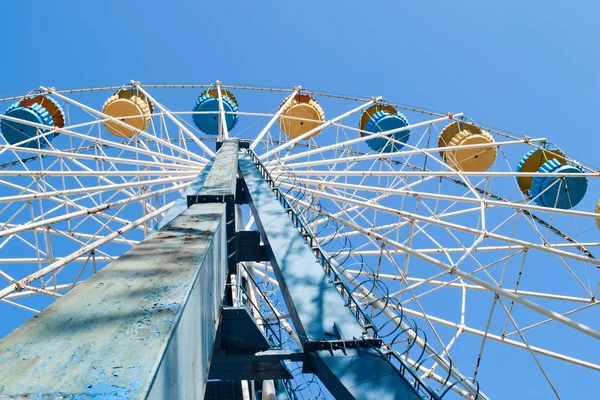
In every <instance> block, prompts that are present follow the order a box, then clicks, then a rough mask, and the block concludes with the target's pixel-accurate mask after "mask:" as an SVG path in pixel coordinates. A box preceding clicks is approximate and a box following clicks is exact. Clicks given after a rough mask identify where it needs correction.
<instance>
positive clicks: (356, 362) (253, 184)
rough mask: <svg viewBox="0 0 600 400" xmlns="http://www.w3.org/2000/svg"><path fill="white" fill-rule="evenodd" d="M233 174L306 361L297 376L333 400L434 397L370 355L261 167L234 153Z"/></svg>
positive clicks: (375, 353) (370, 344) (369, 344)
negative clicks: (305, 375)
mask: <svg viewBox="0 0 600 400" xmlns="http://www.w3.org/2000/svg"><path fill="white" fill-rule="evenodd" d="M259 166H260V168H262V169H259ZM239 168H240V171H241V174H242V177H243V179H244V181H245V184H246V189H247V190H246V193H247V196H248V203H249V205H250V208H251V210H252V213H253V215H254V218H255V221H256V224H257V225H258V227H259V229H260V232H261V235H262V238H263V242H264V243H265V245H266V247H267V254H268V257H269V260H270V262H271V265H272V266H273V270H274V272H275V275H276V276H277V280H278V282H279V288H280V289H281V292H282V294H283V297H284V298H285V301H286V305H287V307H288V310H289V312H290V316H291V319H292V322H293V323H294V327H295V328H296V332H297V333H298V336H299V337H300V341H301V344H302V347H303V349H304V353H305V356H306V357H307V358H306V360H305V363H304V369H305V371H307V372H313V373H315V374H316V375H317V376H318V377H319V378H320V380H321V381H322V382H323V384H324V385H325V386H326V387H327V388H328V389H329V391H330V392H331V393H332V394H333V395H334V397H335V398H339V399H367V398H373V399H378V400H387V399H389V400H392V399H401V400H418V399H424V398H435V397H434V396H435V395H434V394H433V393H432V392H431V391H430V390H429V389H428V388H426V387H425V386H424V385H422V384H421V383H420V382H418V384H417V385H414V384H413V382H409V378H407V377H405V376H403V375H402V374H401V372H400V371H398V370H397V369H396V368H395V367H394V366H393V365H392V363H391V362H390V361H389V360H388V359H387V358H386V357H385V356H384V355H383V353H382V352H381V351H380V350H378V349H377V348H376V347H377V346H376V344H377V341H373V339H372V338H368V337H366V334H365V333H366V331H367V330H368V327H366V326H362V325H361V323H359V321H364V320H363V319H361V318H357V319H355V317H356V315H355V313H356V310H351V308H350V306H351V305H352V304H351V303H347V302H346V301H345V299H343V298H342V296H341V293H343V292H344V291H345V290H346V289H345V287H344V285H343V284H341V282H339V283H338V282H334V281H332V280H331V279H330V277H331V275H330V274H329V273H326V271H325V270H324V267H323V266H322V265H321V264H319V262H317V259H316V258H315V254H316V253H315V252H317V253H318V249H317V248H316V247H315V248H313V247H312V246H317V247H318V245H316V244H314V243H313V240H312V239H310V238H309V237H308V236H306V235H304V236H303V234H301V233H300V231H299V230H298V225H302V222H301V221H300V220H299V219H298V218H296V219H295V221H296V224H294V222H292V218H290V217H289V216H288V213H291V214H293V213H294V210H292V209H291V206H289V205H287V206H286V203H285V201H283V202H280V200H281V197H279V198H278V197H277V196H276V195H275V194H274V193H273V190H272V188H271V184H272V182H268V181H267V179H265V178H266V177H267V176H266V175H263V173H264V172H265V170H264V166H262V164H260V162H259V161H258V159H257V158H255V157H253V154H252V153H249V152H246V153H242V154H240V157H239ZM280 196H281V195H280ZM282 203H283V205H282ZM285 207H288V208H289V209H286V208H285ZM320 254H321V253H320ZM338 288H339V289H338ZM380 345H381V343H380V342H379V346H380ZM357 371H360V373H359V372H357ZM413 377H415V378H416V375H413ZM420 389H423V394H421V393H419V390H420Z"/></svg>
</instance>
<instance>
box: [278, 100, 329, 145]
mask: <svg viewBox="0 0 600 400" xmlns="http://www.w3.org/2000/svg"><path fill="white" fill-rule="evenodd" d="M288 99H289V97H287V98H286V99H285V100H284V101H283V103H281V106H280V108H281V107H284V106H285V103H286V102H287V100H288ZM290 117H291V118H290ZM295 118H298V119H295ZM324 120H325V113H324V112H323V109H322V108H321V106H320V105H319V103H317V101H316V100H315V99H313V97H312V96H311V95H309V94H308V93H297V94H296V95H295V96H294V99H293V100H292V101H291V102H290V103H289V104H288V105H287V106H286V107H285V109H283V110H282V112H281V115H280V116H279V129H281V131H282V132H283V133H285V135H286V136H287V137H290V138H292V139H295V138H297V137H300V136H302V135H304V134H305V133H307V132H310V131H311V130H313V129H315V128H318V127H319V125H321V123H322V122H323V121H324ZM319 132H320V130H316V131H315V132H313V134H311V135H310V136H308V137H306V139H309V138H311V137H314V136H316V135H317V134H319Z"/></svg>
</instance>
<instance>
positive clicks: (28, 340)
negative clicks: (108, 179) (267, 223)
mask: <svg viewBox="0 0 600 400" xmlns="http://www.w3.org/2000/svg"><path fill="white" fill-rule="evenodd" d="M225 246H226V241H225V204H222V203H215V204H196V205H193V206H191V207H190V208H189V209H188V210H186V211H185V212H183V213H182V214H181V215H179V216H178V217H176V218H175V219H173V220H172V221H171V222H170V223H168V224H167V225H166V226H165V227H164V228H163V229H162V230H160V231H158V232H157V233H156V234H155V235H153V237H152V238H150V239H148V240H145V241H143V242H141V243H140V244H138V245H137V246H135V247H134V248H133V249H131V250H130V251H128V252H127V253H125V254H124V255H123V256H121V257H120V258H119V259H117V260H116V261H114V262H112V263H111V264H110V265H108V266H107V267H105V268H104V269H102V270H101V271H100V272H99V273H97V274H95V275H94V276H92V277H90V278H89V279H88V280H86V281H85V282H84V283H82V284H81V285H79V286H77V287H76V288H75V289H73V290H72V291H71V292H70V293H69V294H67V295H66V296H64V297H62V298H61V299H58V300H57V301H56V302H55V303H54V304H52V305H51V306H50V307H48V308H47V309H46V310H44V311H43V312H42V313H41V314H39V316H38V317H37V318H34V319H32V320H30V321H28V322H27V323H25V324H24V325H23V326H21V327H20V328H18V329H17V330H15V331H14V332H12V333H11V334H10V335H8V336H7V337H5V338H4V339H3V340H2V342H0V398H2V399H9V398H26V396H29V398H35V399H54V398H60V396H63V397H64V398H68V399H88V398H97V399H130V400H133V399H165V398H170V399H197V398H202V396H203V394H204V390H205V384H206V380H207V377H208V369H209V365H210V356H211V354H212V348H213V343H214V340H215V335H216V331H217V322H218V319H219V316H220V310H221V307H222V299H223V294H224V289H225V278H226V260H227V258H226V256H227V255H226V248H225Z"/></svg>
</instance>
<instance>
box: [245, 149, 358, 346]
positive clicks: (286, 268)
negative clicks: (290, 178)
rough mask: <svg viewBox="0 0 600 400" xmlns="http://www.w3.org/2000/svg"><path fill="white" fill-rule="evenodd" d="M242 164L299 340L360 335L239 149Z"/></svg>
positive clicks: (266, 187)
mask: <svg viewBox="0 0 600 400" xmlns="http://www.w3.org/2000/svg"><path fill="white" fill-rule="evenodd" d="M239 168H240V171H241V173H242V176H243V178H244V182H245V185H246V188H247V189H248V196H249V205H250V208H251V209H252V212H253V214H254V216H255V221H256V224H257V225H258V227H259V229H260V231H261V235H262V239H263V242H264V243H265V245H266V246H267V253H268V256H269V260H270V262H271V264H272V265H273V268H274V271H275V275H276V276H277V280H278V282H279V287H280V289H281V292H282V294H283V296H284V298H285V301H286V304H287V306H288V309H289V312H290V316H291V319H292V322H293V324H294V327H295V329H296V332H297V334H298V337H299V338H300V340H301V341H302V342H305V341H307V340H311V341H322V340H330V339H338V338H339V337H338V336H337V332H339V331H341V333H342V334H343V336H344V337H343V338H344V339H348V340H352V339H360V338H362V336H363V328H362V327H361V326H360V325H358V323H357V322H356V321H355V320H354V317H353V315H352V313H351V312H350V310H349V309H348V308H347V307H346V306H345V303H344V300H343V299H342V298H341V296H340V295H339V293H338V291H337V289H336V288H335V286H334V285H332V284H331V283H330V282H329V280H328V279H327V277H326V275H325V273H324V272H323V268H322V267H321V265H320V264H319V263H318V262H317V260H316V259H315V257H314V255H313V253H312V251H311V249H310V248H309V247H308V246H307V244H306V241H305V240H304V238H303V237H302V235H301V234H300V233H299V232H298V230H297V229H296V228H295V227H294V224H293V223H292V221H291V220H290V218H289V217H288V215H287V214H286V213H285V210H284V209H283V207H282V206H281V204H279V201H278V200H277V199H276V198H275V196H274V194H273V192H272V191H271V188H270V187H269V184H268V183H267V182H266V181H265V179H264V178H263V176H262V175H261V173H260V171H259V170H258V169H257V167H256V164H255V163H254V162H253V161H252V158H251V156H250V154H249V153H240V156H239Z"/></svg>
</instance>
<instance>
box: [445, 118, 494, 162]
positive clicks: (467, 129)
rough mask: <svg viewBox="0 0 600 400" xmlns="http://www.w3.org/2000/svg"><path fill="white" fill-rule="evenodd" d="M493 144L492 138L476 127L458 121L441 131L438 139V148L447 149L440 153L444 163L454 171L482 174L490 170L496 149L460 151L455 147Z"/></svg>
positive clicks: (483, 148) (491, 147)
mask: <svg viewBox="0 0 600 400" xmlns="http://www.w3.org/2000/svg"><path fill="white" fill-rule="evenodd" d="M493 143H494V138H493V137H492V135H490V134H489V133H488V132H487V131H485V130H483V129H481V128H480V127H478V126H477V125H474V124H471V123H468V122H460V121H456V122H452V123H451V124H449V125H447V126H446V127H445V128H444V129H442V132H441V133H440V137H439V139H438V147H445V148H446V149H447V150H442V151H440V154H441V156H442V158H443V159H444V161H445V162H446V163H448V165H450V166H451V167H452V168H454V169H457V170H460V171H470V172H483V171H486V170H487V169H488V168H490V167H491V166H492V164H493V163H494V161H495V160H496V154H497V149H496V147H495V146H485V147H475V148H471V149H464V148H462V149H461V148H456V146H469V145H478V144H479V145H481V144H483V145H485V144H490V145H491V144H493Z"/></svg>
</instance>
